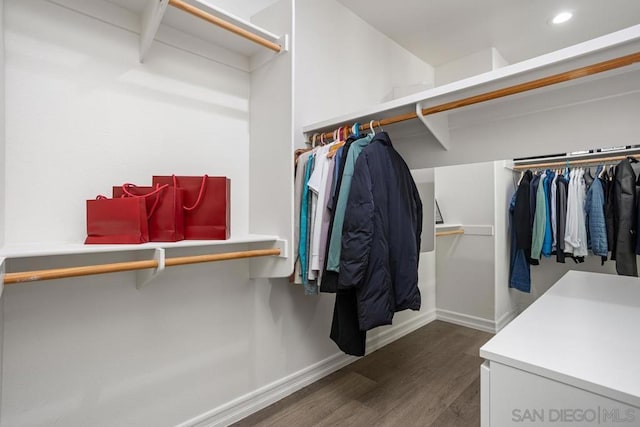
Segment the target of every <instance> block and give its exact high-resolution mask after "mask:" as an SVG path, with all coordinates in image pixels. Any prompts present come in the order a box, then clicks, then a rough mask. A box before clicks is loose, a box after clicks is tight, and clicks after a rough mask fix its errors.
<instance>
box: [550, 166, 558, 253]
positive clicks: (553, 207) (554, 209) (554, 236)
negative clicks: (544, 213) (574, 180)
mask: <svg viewBox="0 0 640 427" xmlns="http://www.w3.org/2000/svg"><path fill="white" fill-rule="evenodd" d="M559 176H560V174H559V173H558V174H554V177H553V181H551V198H550V208H551V253H553V252H555V251H556V248H557V247H558V241H557V237H558V236H557V233H556V229H557V226H558V219H557V218H558V215H557V209H558V207H557V204H556V198H557V197H556V196H557V194H558V177H559Z"/></svg>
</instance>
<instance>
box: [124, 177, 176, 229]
mask: <svg viewBox="0 0 640 427" xmlns="http://www.w3.org/2000/svg"><path fill="white" fill-rule="evenodd" d="M136 187H137V186H136V185H135V184H131V183H128V182H125V183H124V184H122V193H123V194H124V195H126V196H127V197H137V198H141V199H146V198H148V197H150V196H154V195H155V196H156V200H155V202H153V206H151V209H149V212H147V220H149V219H151V217H152V216H153V213H154V212H155V211H156V207H157V206H158V202H159V201H160V192H161V191H163V190H165V189H167V188H169V184H164V185H162V186H161V185H160V184H156V189H155V190H153V191H152V192H150V193H147V194H145V195H142V196H140V195H137V194H133V193H131V192H130V191H129V188H136Z"/></svg>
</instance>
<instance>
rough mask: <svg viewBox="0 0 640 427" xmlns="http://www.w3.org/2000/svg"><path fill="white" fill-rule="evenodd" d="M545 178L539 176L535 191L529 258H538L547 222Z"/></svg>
mask: <svg viewBox="0 0 640 427" xmlns="http://www.w3.org/2000/svg"><path fill="white" fill-rule="evenodd" d="M546 180H547V177H546V175H542V176H541V177H540V184H538V192H537V193H536V216H535V217H534V218H533V236H532V240H531V258H533V259H540V254H541V253H542V245H543V243H544V232H545V226H546V224H547V208H546V205H547V200H546V198H545V197H544V186H545V182H546Z"/></svg>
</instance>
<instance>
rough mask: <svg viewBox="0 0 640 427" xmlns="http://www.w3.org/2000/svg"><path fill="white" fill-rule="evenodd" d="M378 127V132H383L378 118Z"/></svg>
mask: <svg viewBox="0 0 640 427" xmlns="http://www.w3.org/2000/svg"><path fill="white" fill-rule="evenodd" d="M378 127H379V128H380V132H384V129H382V125H381V124H380V120H378Z"/></svg>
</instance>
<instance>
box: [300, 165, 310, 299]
mask: <svg viewBox="0 0 640 427" xmlns="http://www.w3.org/2000/svg"><path fill="white" fill-rule="evenodd" d="M313 160H314V157H313V155H312V156H311V157H309V160H307V164H306V166H305V169H304V181H303V184H302V185H303V187H302V203H301V207H300V244H299V246H298V251H299V253H298V255H299V256H300V269H301V271H302V284H303V285H304V286H305V289H306V287H307V286H308V284H309V278H308V277H307V272H308V268H307V267H308V266H309V263H308V261H307V260H308V258H307V255H308V254H309V252H308V250H309V247H308V242H309V232H308V231H309V230H308V228H309V225H310V224H309V187H308V186H307V183H308V182H309V177H310V176H311V172H312V171H313Z"/></svg>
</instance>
